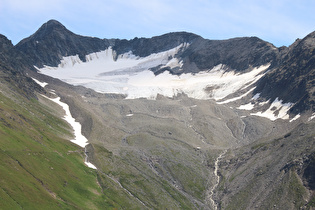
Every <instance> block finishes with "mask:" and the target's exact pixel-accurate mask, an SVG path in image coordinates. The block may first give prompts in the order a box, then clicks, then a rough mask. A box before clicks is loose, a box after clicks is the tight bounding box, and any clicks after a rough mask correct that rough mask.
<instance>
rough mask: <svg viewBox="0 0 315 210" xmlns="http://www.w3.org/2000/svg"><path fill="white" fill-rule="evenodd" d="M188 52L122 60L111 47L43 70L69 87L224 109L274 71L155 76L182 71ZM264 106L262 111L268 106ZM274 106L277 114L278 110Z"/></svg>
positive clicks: (271, 113) (283, 110) (283, 108)
mask: <svg viewBox="0 0 315 210" xmlns="http://www.w3.org/2000/svg"><path fill="white" fill-rule="evenodd" d="M187 47H188V44H187V43H183V44H181V45H179V46H177V47H175V48H173V49H171V50H168V51H165V52H160V53H156V54H152V55H149V56H147V57H139V56H135V55H133V54H132V52H128V53H125V54H122V55H119V56H116V52H115V51H113V49H112V48H108V49H107V50H105V51H101V52H96V53H92V54H89V55H87V56H86V62H83V61H81V60H80V58H79V56H78V55H77V56H68V57H64V58H63V59H62V60H61V63H60V65H59V66H58V67H49V66H45V67H44V68H41V69H39V71H40V72H41V73H42V74H45V75H48V76H51V77H54V78H58V79H61V80H62V81H64V82H67V83H69V84H72V85H82V86H85V87H87V88H91V89H94V90H95V91H97V92H101V93H117V94H124V95H126V96H127V98H126V99H136V98H147V99H156V97H157V95H158V94H161V95H164V96H167V97H173V96H176V95H177V94H180V93H185V94H187V95H188V96H189V97H191V98H195V99H214V100H216V101H217V103H218V104H227V103H230V102H233V101H236V100H239V99H241V98H242V97H245V96H246V95H248V94H250V93H251V92H252V91H253V90H254V88H251V89H250V90H248V91H247V92H246V93H244V94H242V95H240V96H237V97H234V98H232V99H228V100H224V98H225V97H227V96H228V95H230V94H233V93H236V92H237V91H240V90H246V89H248V88H249V87H250V86H251V85H253V84H254V83H255V82H256V81H258V80H259V79H260V78H261V77H262V76H263V75H264V74H265V73H266V70H267V69H268V67H269V66H270V64H266V65H263V66H260V67H257V68H254V69H252V70H251V71H248V72H246V73H236V72H234V71H228V72H227V71H225V68H224V65H223V64H220V65H217V66H215V67H214V68H213V69H209V70H207V71H202V72H199V73H196V74H191V73H183V74H181V75H180V76H178V75H172V74H170V72H168V71H165V72H163V73H162V74H159V75H154V73H153V72H152V71H150V70H149V69H150V68H153V67H157V66H161V67H169V68H179V69H180V70H181V68H182V66H183V61H182V60H179V59H178V58H176V56H175V55H176V54H177V53H178V52H179V51H180V50H183V49H185V48H187ZM115 57H117V58H116V59H115ZM258 98H259V94H256V95H255V96H254V97H253V98H252V103H249V104H245V105H241V106H240V107H238V109H244V110H252V109H253V108H254V106H256V105H257V104H256V103H255V101H256V100H257V99H258ZM266 103H267V102H266ZM259 105H260V106H262V105H263V103H261V104H259ZM273 107H275V108H276V110H274V109H272V108H273ZM291 107H292V104H282V101H279V100H278V99H276V100H275V101H274V102H273V103H272V104H271V106H270V108H269V109H268V110H266V111H264V112H257V113H252V114H251V115H257V116H261V117H267V118H269V119H270V120H276V119H279V118H281V119H289V115H288V114H287V111H288V110H289V109H290V108H291ZM275 111H278V112H279V113H277V112H276V113H277V115H275ZM128 116H131V115H128ZM297 118H298V116H297V117H296V119H297Z"/></svg>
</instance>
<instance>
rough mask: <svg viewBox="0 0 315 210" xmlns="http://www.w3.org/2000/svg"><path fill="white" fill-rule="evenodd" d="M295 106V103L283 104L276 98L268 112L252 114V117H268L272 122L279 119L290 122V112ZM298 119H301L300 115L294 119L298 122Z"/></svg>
mask: <svg viewBox="0 0 315 210" xmlns="http://www.w3.org/2000/svg"><path fill="white" fill-rule="evenodd" d="M293 105H294V104H293V103H282V100H279V99H278V98H276V99H275V100H274V101H273V102H272V104H271V105H270V107H269V108H268V109H267V110H266V111H264V112H257V113H251V115H256V116H260V117H266V118H268V119H270V120H272V121H275V120H277V119H284V120H288V119H289V115H288V111H289V109H290V108H291V107H292V106H293ZM297 118H299V115H297V116H295V117H294V118H293V119H294V120H296V119H297ZM293 119H292V121H293ZM292 121H290V122H292Z"/></svg>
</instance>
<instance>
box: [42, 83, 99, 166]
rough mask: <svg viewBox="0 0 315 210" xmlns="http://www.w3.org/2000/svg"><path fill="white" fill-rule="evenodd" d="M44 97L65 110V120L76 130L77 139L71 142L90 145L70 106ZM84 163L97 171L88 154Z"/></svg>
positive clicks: (82, 145)
mask: <svg viewBox="0 0 315 210" xmlns="http://www.w3.org/2000/svg"><path fill="white" fill-rule="evenodd" d="M37 81H38V80H37ZM38 82H39V81H38ZM42 96H43V97H45V98H47V99H49V100H51V101H53V102H55V103H57V104H59V105H60V106H61V107H62V108H63V110H64V111H65V116H64V120H66V121H67V122H68V123H69V124H70V125H71V126H72V128H73V130H74V136H75V138H74V139H73V140H71V142H73V143H75V144H77V145H79V146H80V147H83V148H85V146H86V145H88V144H89V143H88V140H87V139H86V138H85V136H83V135H82V133H81V124H80V123H79V122H76V121H75V119H74V118H73V117H72V115H71V113H70V109H69V106H68V104H66V103H64V102H61V101H60V97H56V98H48V97H47V96H45V95H42ZM84 163H85V164H86V166H88V167H89V168H93V169H97V168H96V166H95V165H93V164H92V163H90V162H89V161H88V157H87V154H86V157H85V161H84Z"/></svg>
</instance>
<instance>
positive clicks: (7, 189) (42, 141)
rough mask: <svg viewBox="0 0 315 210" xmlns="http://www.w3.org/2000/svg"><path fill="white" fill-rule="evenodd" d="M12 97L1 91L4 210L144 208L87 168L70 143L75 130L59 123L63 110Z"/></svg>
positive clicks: (0, 161) (0, 166)
mask: <svg viewBox="0 0 315 210" xmlns="http://www.w3.org/2000/svg"><path fill="white" fill-rule="evenodd" d="M10 91H11V90H10V89H8V88H5V86H4V85H1V93H0V209H20V208H23V209H43V208H45V209H57V208H63V209H112V208H127V207H128V206H134V207H135V208H137V206H138V207H140V206H141V204H138V202H137V201H136V200H135V199H134V198H131V197H130V195H128V194H127V193H126V192H124V191H123V190H122V189H119V187H117V186H116V185H117V184H115V183H114V182H113V181H112V180H110V179H108V178H107V177H104V176H103V175H101V174H98V172H97V171H96V170H93V169H90V168H88V167H86V166H85V165H84V150H83V149H82V148H80V147H78V146H76V145H74V144H72V143H71V142H70V141H68V140H66V139H69V138H71V128H70V127H69V125H68V124H67V123H66V122H65V121H63V120H62V119H61V118H60V114H61V111H62V109H61V108H60V107H58V106H56V105H55V104H52V102H49V101H48V100H47V99H46V101H44V100H45V99H41V100H42V101H43V102H44V103H41V102H40V101H38V100H35V99H33V100H28V99H26V98H24V97H23V96H21V95H20V94H18V93H14V92H13V91H12V92H10ZM44 104H46V105H44ZM47 105H48V106H47ZM99 180H103V182H106V183H107V184H106V186H104V184H100V183H99ZM108 186H112V189H111V190H108V189H107V188H108ZM113 186H116V187H113Z"/></svg>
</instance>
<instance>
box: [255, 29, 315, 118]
mask: <svg viewBox="0 0 315 210" xmlns="http://www.w3.org/2000/svg"><path fill="white" fill-rule="evenodd" d="M284 51H285V52H284V53H283V54H282V56H281V57H280V58H279V64H278V65H277V66H276V67H275V68H273V69H272V70H271V71H270V72H269V73H268V74H266V75H265V76H264V77H263V78H262V79H261V80H260V81H258V85H257V88H256V90H255V91H256V92H260V93H261V95H262V96H264V97H266V98H268V99H271V100H274V99H275V98H276V97H279V98H281V99H283V100H284V101H285V102H288V101H290V102H294V103H295V105H294V106H293V107H292V109H291V111H292V112H293V113H295V114H298V113H300V112H303V111H305V110H314V109H315V88H314V87H315V32H313V33H311V34H309V35H308V36H306V37H305V38H304V39H302V40H297V41H296V42H295V43H293V44H292V45H291V46H290V47H289V48H288V49H285V50H284Z"/></svg>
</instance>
